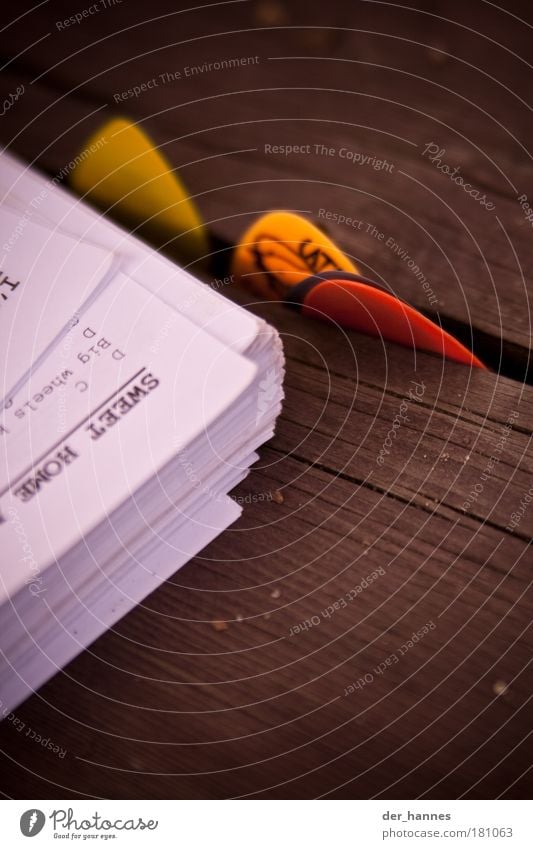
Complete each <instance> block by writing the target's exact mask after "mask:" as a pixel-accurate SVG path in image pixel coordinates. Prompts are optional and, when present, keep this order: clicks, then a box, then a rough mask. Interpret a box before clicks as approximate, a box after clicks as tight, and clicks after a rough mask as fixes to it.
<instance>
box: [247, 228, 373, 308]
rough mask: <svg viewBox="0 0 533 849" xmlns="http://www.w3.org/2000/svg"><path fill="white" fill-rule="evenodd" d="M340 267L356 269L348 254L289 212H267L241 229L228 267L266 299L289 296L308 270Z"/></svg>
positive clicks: (354, 270) (353, 270)
mask: <svg viewBox="0 0 533 849" xmlns="http://www.w3.org/2000/svg"><path fill="white" fill-rule="evenodd" d="M335 269H341V270H342V271H350V272H355V273H357V271H358V269H357V268H356V266H355V265H354V264H353V262H351V261H350V260H349V259H348V257H347V256H346V255H345V254H343V252H342V251H340V250H339V249H338V247H337V246H336V245H335V244H334V243H333V242H332V241H331V239H329V238H328V237H327V236H326V235H325V234H324V233H322V231H321V230H319V229H318V227H315V225H314V224H311V222H310V221H307V219H306V218H302V216H301V215H296V214H295V213H293V212H269V213H268V214H267V215H263V216H262V217H261V218H259V219H258V220H257V221H255V222H254V223H253V224H252V226H251V227H249V229H248V230H247V231H246V232H245V233H244V235H243V236H242V238H241V240H240V242H239V244H238V245H237V246H236V248H235V252H234V254H233V261H232V268H231V271H232V273H233V274H234V275H235V277H237V278H238V280H240V282H241V283H243V284H244V285H245V286H247V287H248V288H249V289H251V291H252V292H255V293H256V294H257V295H260V296H261V297H262V298H268V299H269V300H278V299H283V298H287V297H289V293H290V290H291V289H292V287H293V286H296V285H297V284H298V283H300V282H301V281H302V280H305V278H306V277H309V275H310V274H319V273H322V272H323V271H333V270H335Z"/></svg>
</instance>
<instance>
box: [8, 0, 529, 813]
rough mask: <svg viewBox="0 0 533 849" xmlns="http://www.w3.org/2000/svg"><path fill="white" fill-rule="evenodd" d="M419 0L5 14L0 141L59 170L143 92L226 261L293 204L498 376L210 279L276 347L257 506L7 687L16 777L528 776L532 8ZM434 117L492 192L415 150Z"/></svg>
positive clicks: (82, 780)
mask: <svg viewBox="0 0 533 849" xmlns="http://www.w3.org/2000/svg"><path fill="white" fill-rule="evenodd" d="M195 5H199V4H195ZM410 5H412V6H413V9H405V8H404V7H398V8H395V4H389V3H387V4H384V3H366V2H360V3H356V4H352V3H348V2H341V0H335V2H331V3H328V8H327V9H325V8H324V7H322V6H318V5H316V4H309V3H301V2H291V3H278V2H274V0H271V2H266V0H264V2H243V3H227V4H223V5H217V6H209V7H206V8H205V9H199V10H196V11H192V12H183V11H182V8H185V7H180V6H176V4H174V3H170V2H162V0H159V2H158V4H156V5H155V6H153V7H152V9H151V10H150V15H149V14H148V12H147V9H146V7H145V6H144V5H142V4H140V3H136V2H130V3H126V2H124V3H122V4H120V5H117V6H116V7H114V8H111V9H109V10H108V11H106V12H105V14H104V13H102V14H99V15H94V16H92V17H90V18H87V20H84V21H83V23H82V24H80V25H76V26H72V27H69V28H67V29H66V30H60V29H58V27H57V25H56V22H57V21H60V20H62V19H63V18H64V17H67V16H68V15H70V14H72V10H71V8H70V4H67V3H51V4H47V5H46V6H45V7H42V8H40V9H36V10H35V11H33V12H31V13H29V14H28V15H26V17H25V18H22V19H21V21H20V22H19V23H15V24H13V25H12V26H10V27H9V28H8V29H6V30H4V31H3V32H1V33H0V52H1V53H2V54H3V56H4V58H5V59H6V60H8V61H9V64H8V66H7V67H6V69H5V73H4V77H3V79H2V81H1V86H2V88H1V93H2V95H3V96H5V93H7V92H9V91H13V90H14V89H15V88H16V85H17V84H20V82H21V81H22V82H23V83H24V85H25V93H24V96H23V98H21V100H20V102H18V103H17V104H16V105H15V106H14V107H13V108H12V109H10V110H8V111H7V112H6V114H5V115H4V116H3V117H2V122H1V125H0V130H1V132H2V140H3V141H4V143H7V144H9V146H10V147H12V148H13V149H14V150H16V151H18V152H20V153H21V155H23V156H25V157H26V158H27V159H28V160H29V161H35V162H36V163H38V164H40V165H41V167H43V168H45V169H46V170H48V171H49V172H50V173H58V172H59V171H60V170H61V169H62V168H64V167H65V166H66V165H68V163H69V162H70V161H71V159H72V157H73V156H74V155H75V153H76V151H77V150H78V149H79V148H80V147H81V146H82V145H83V141H84V139H85V138H86V137H87V136H88V134H89V133H90V132H91V131H92V130H93V129H94V128H95V127H96V126H97V124H98V121H101V120H103V119H104V118H105V117H106V116H107V115H108V114H111V112H118V111H120V112H123V113H126V114H130V115H133V116H134V117H136V118H138V119H139V120H141V121H142V122H143V124H144V125H145V126H146V128H147V129H148V130H149V131H150V132H151V133H152V134H153V135H154V137H155V138H156V139H157V141H158V143H159V144H161V145H162V149H163V150H164V151H165V153H166V154H167V156H168V157H169V158H170V159H171V161H172V163H173V164H174V165H175V166H176V167H178V168H179V169H180V171H181V172H182V174H183V176H184V178H185V179H186V180H187V183H188V185H189V187H190V188H191V191H192V193H193V194H194V195H195V196H196V197H197V200H198V203H199V205H200V207H201V209H202V212H203V214H204V215H205V218H206V220H207V221H208V222H209V224H210V229H211V230H212V232H213V233H214V235H215V237H216V238H217V240H218V241H217V242H216V243H215V244H216V245H217V246H218V253H216V254H215V261H214V269H213V273H217V274H220V273H222V272H223V271H224V270H225V268H226V267H227V258H228V253H229V251H228V248H229V246H230V245H231V243H233V242H234V241H235V240H236V239H237V238H238V236H239V234H240V233H241V232H242V230H243V229H244V227H245V226H246V225H247V224H248V223H249V221H250V220H251V219H252V217H253V216H254V215H255V214H257V213H258V212H260V211H262V210H267V209H270V208H274V207H287V208H293V209H300V210H306V211H307V213H308V214H309V215H310V216H311V217H313V218H314V219H315V220H316V221H317V223H322V224H323V223H326V225H327V227H328V230H329V232H330V233H331V234H332V235H333V237H334V238H335V239H337V240H338V242H339V243H340V244H342V245H343V247H344V248H345V249H346V250H347V251H349V252H350V254H351V255H352V256H354V258H355V259H356V260H357V262H359V263H360V264H361V265H362V267H363V268H364V270H365V271H366V272H367V273H371V274H373V275H374V276H375V277H376V278H378V279H380V280H382V281H383V282H385V283H386V284H387V285H389V286H390V287H391V288H392V289H393V290H394V291H395V292H397V293H398V294H400V295H401V296H402V297H404V298H406V299H408V300H409V301H410V302H412V303H414V304H416V305H417V306H419V307H420V308H421V309H424V310H425V311H427V312H428V313H429V314H432V315H433V316H438V318H439V319H440V320H441V321H442V322H443V324H444V325H445V326H448V327H450V328H453V329H455V330H457V332H459V333H460V334H461V336H462V338H463V339H464V340H465V341H467V342H472V343H473V344H474V347H475V349H476V351H477V352H478V353H479V354H480V355H482V356H485V357H486V359H487V361H488V362H489V363H490V364H491V365H492V366H493V369H494V370H493V371H490V372H481V371H477V370H474V371H469V370H467V369H465V368H463V367H461V366H457V365H454V364H451V363H443V362H441V361H440V360H439V359H438V358H436V357H432V356H429V355H425V354H421V353H416V354H415V353H414V352H412V351H408V350H406V349H402V348H398V347H396V346H393V345H389V344H382V343H381V341H380V340H376V339H369V338H365V337H362V336H359V335H357V334H353V333H345V332H344V331H342V330H341V329H339V328H336V327H334V326H330V325H326V324H323V323H321V322H318V321H303V320H302V319H301V318H299V317H298V316H297V315H296V314H295V313H293V312H291V311H290V310H288V309H286V308H284V307H283V306H280V305H275V304H257V303H254V302H253V301H252V300H251V298H250V297H249V296H248V295H247V294H246V293H244V292H240V291H238V290H233V288H232V287H227V294H228V296H229V297H232V298H234V299H236V300H237V301H239V302H240V303H243V304H245V305H246V306H247V307H248V308H249V309H251V310H253V311H254V312H256V313H257V314H259V315H261V316H262V317H264V318H266V319H267V320H268V321H270V322H271V323H273V324H274V325H275V326H276V327H277V328H278V329H279V331H280V333H281V334H282V338H283V341H284V345H285V350H286V354H287V378H286V392H287V398H286V402H285V405H284V410H283V414H282V417H281V420H280V423H279V426H278V429H277V432H276V436H275V437H274V439H273V440H272V441H271V443H270V444H269V445H268V446H266V447H265V448H264V449H263V450H262V451H261V457H260V460H259V462H258V463H257V464H256V467H255V468H254V470H253V471H252V473H251V475H250V477H249V478H248V479H247V480H246V481H245V482H244V483H243V484H242V485H241V486H240V487H239V488H238V489H237V490H236V491H235V492H234V493H233V497H235V498H236V499H238V500H240V501H241V502H242V503H243V505H244V513H243V516H242V518H241V519H240V520H239V522H237V523H236V524H235V525H234V526H233V527H232V528H230V529H229V530H228V531H227V532H226V533H225V534H223V535H222V536H221V537H220V538H219V539H218V540H216V541H215V542H214V543H213V544H212V545H210V546H209V547H208V548H207V549H206V550H205V551H203V552H202V553H201V555H200V556H198V557H197V558H195V559H194V560H193V561H192V562H191V563H189V564H188V565H187V566H186V567H185V568H184V569H182V570H181V571H180V572H179V573H177V574H176V575H175V576H174V577H173V578H172V580H170V581H168V582H167V583H166V584H165V585H164V586H163V587H161V588H160V589H159V590H158V591H157V592H155V593H153V594H152V595H151V596H150V597H149V598H148V599H146V600H145V602H144V603H143V604H142V605H140V606H139V607H138V608H137V609H136V610H135V611H134V612H133V613H131V614H130V615H128V616H127V617H126V618H125V619H123V620H122V621H120V622H119V623H118V625H117V626H116V627H115V628H114V629H112V631H110V632H108V633H107V634H106V635H105V636H104V637H102V638H101V639H100V640H98V641H97V642H96V643H95V644H94V645H93V646H91V647H90V648H89V649H88V650H87V651H86V652H84V653H83V654H82V655H81V656H80V657H79V658H78V659H77V660H75V661H74V662H73V663H71V664H70V665H69V666H68V667H67V669H65V670H64V671H62V672H60V673H59V674H58V675H57V676H56V677H55V679H53V680H52V681H51V682H50V683H49V684H47V685H46V686H45V687H44V688H42V690H41V691H40V692H39V693H37V694H36V695H35V696H34V697H32V699H30V700H28V701H27V702H26V703H25V704H24V705H23V706H21V708H20V709H19V710H18V711H17V716H18V717H19V718H20V720H21V721H22V722H24V723H25V728H24V730H23V731H22V732H19V731H17V730H16V727H15V725H14V724H13V723H12V722H4V723H3V724H2V725H1V726H0V750H1V754H0V760H1V763H2V769H1V771H2V777H3V778H2V785H1V789H2V792H3V793H4V794H5V795H10V796H14V797H16V798H54V797H57V798H65V797H71V796H73V797H76V796H80V797H83V796H86V797H91V796H95V797H111V798H122V797H126V798H145V797H147V798H203V797H208V798H223V797H240V796H244V797H250V796H253V797H259V798H272V797H280V798H300V797H317V796H331V797H338V798H341V797H347V798H369V797H373V796H378V797H382V798H416V797H419V796H421V797H424V798H441V799H442V798H447V797H450V798H456V797H460V796H465V797H477V798H495V797H498V796H504V797H509V798H522V797H528V796H529V795H530V793H531V772H530V769H531V745H530V737H529V735H530V733H531V694H532V687H531V682H532V679H531V645H532V640H531V600H532V599H531V565H532V558H531V539H532V537H533V509H532V508H531V506H530V501H528V500H527V499H528V498H529V499H530V495H529V492H530V488H531V482H532V475H531V473H532V469H533V452H532V447H531V438H532V433H533V388H531V387H530V386H529V385H524V383H523V382H522V380H521V378H524V377H528V369H529V357H530V351H531V334H530V311H529V298H530V293H531V283H530V278H531V271H532V266H533V250H532V247H531V245H532V241H531V229H530V227H531V225H530V224H529V222H527V221H526V220H525V217H524V214H523V212H522V210H521V208H520V206H519V204H518V202H517V195H520V194H522V193H525V194H528V195H531V197H533V189H531V176H532V174H533V167H532V164H531V155H530V151H529V136H530V127H531V109H530V106H529V101H528V97H529V92H530V90H531V65H530V64H529V63H530V61H531V55H530V53H531V48H530V43H531V39H530V28H531V25H532V24H533V19H532V18H531V12H530V10H529V8H528V7H527V6H526V4H522V3H514V4H511V5H508V6H507V7H506V10H498V9H496V7H494V6H493V5H491V4H487V3H482V2H477V3H474V4H471V6H468V7H467V8H465V7H464V4H459V3H446V4H444V3H432V4H427V3H424V4H417V3H414V4H410ZM417 5H419V6H420V8H419V9H418V10H417V9H416V8H414V7H416V6H417ZM8 7H9V8H10V9H11V17H16V16H18V15H20V14H21V13H23V11H24V8H25V7H20V6H19V5H17V7H16V11H15V7H14V6H11V5H10V4H8ZM520 18H525V19H526V23H522V22H521V21H520ZM38 39H42V40H40V41H39V40H38ZM34 42H36V43H34ZM255 55H257V56H259V57H260V61H259V62H257V63H256V64H254V65H248V66H246V67H240V68H233V69H231V70H227V71H220V72H205V71H204V72H201V73H197V74H194V75H192V76H186V75H185V72H184V69H185V68H186V67H189V66H192V65H193V64H198V65H201V64H202V63H204V62H214V61H219V60H220V59H223V58H231V57H237V56H255ZM284 57H292V58H284ZM177 70H181V72H182V77H181V78H180V79H179V80H175V81H173V82H168V83H165V84H159V85H157V86H156V87H154V88H152V89H151V90H150V91H146V92H144V93H143V94H142V95H141V96H140V97H135V98H128V99H126V101H124V102H122V101H121V102H116V98H115V95H116V94H117V93H119V92H122V91H124V90H126V89H128V88H130V87H131V86H133V85H135V84H140V83H142V82H143V81H146V80H148V79H151V78H154V77H157V76H158V75H159V74H163V73H168V72H175V71H177ZM429 142H435V143H438V144H439V145H440V147H442V148H444V149H445V150H446V154H445V156H443V161H444V160H445V161H446V162H449V163H450V165H451V166H452V167H455V166H458V167H460V171H461V173H462V174H464V176H465V179H467V178H468V180H469V182H470V183H471V184H472V185H475V186H476V187H479V189H480V190H481V191H482V192H483V193H486V196H487V198H490V199H491V201H492V202H493V203H494V205H495V212H489V211H487V210H486V209H484V208H482V207H481V206H480V204H479V203H478V202H477V201H476V200H475V199H474V198H472V197H471V196H469V195H467V194H466V193H465V192H464V190H463V189H462V188H461V187H459V186H457V185H456V184H455V183H453V182H452V181H451V180H450V179H449V177H447V176H446V175H445V174H443V172H442V171H439V170H438V169H437V168H436V167H435V165H434V164H432V163H431V162H430V161H429V160H428V158H427V156H424V155H423V154H422V151H423V149H424V146H425V145H426V144H427V143H429ZM268 144H271V145H274V144H299V145H307V144H309V145H310V148H311V152H310V153H309V154H307V153H300V154H291V155H290V156H284V155H281V154H271V153H268V152H266V150H265V145H268ZM315 144H317V145H322V144H324V145H326V146H327V147H328V148H330V149H331V148H333V149H334V151H335V153H334V154H332V155H326V154H324V153H316V152H315V148H314V145H315ZM342 148H346V149H347V150H352V151H354V152H357V153H359V154H365V155H372V156H373V155H375V156H376V158H377V159H379V160H387V162H389V163H390V164H392V165H393V168H392V170H389V171H386V170H384V169H381V170H377V169H375V168H373V167H367V166H362V165H354V164H352V163H351V162H350V161H349V160H347V159H346V157H343V156H341V155H340V153H339V151H340V150H341V149H342ZM320 210H326V211H330V212H331V213H335V214H337V215H338V214H342V215H345V216H351V217H352V218H355V219H357V220H358V221H361V222H363V225H362V227H361V228H355V227H351V226H350V227H348V226H346V225H339V224H338V223H337V224H336V223H335V221H334V220H333V218H332V217H331V216H330V218H329V219H327V220H326V219H325V217H324V215H321V213H320ZM369 225H370V229H369ZM372 227H374V228H375V229H376V231H377V232H379V233H383V234H384V238H383V239H380V238H379V237H378V236H376V235H375V234H373V233H372V232H371V228H372ZM389 238H390V239H393V240H394V242H395V243H396V244H397V245H399V246H400V248H401V249H402V250H403V251H405V252H406V254H407V255H408V257H412V258H413V259H414V261H415V262H416V263H417V265H418V266H419V268H420V269H421V271H422V273H423V274H424V275H425V277H426V278H427V280H428V281H429V283H430V285H431V288H432V291H433V292H434V293H435V297H436V299H437V301H436V303H430V302H429V300H428V297H427V290H424V289H423V288H422V287H421V284H420V279H419V278H417V277H416V276H415V275H414V274H413V273H412V270H411V269H410V268H409V267H408V264H407V262H406V261H405V260H402V258H401V256H399V254H398V253H396V252H394V251H393V250H392V249H391V248H389V247H387V245H386V242H387V240H388V239H389ZM207 279H208V280H209V277H208V278H207ZM528 379H529V378H528ZM416 387H418V389H416ZM400 412H403V418H402V419H401V423H400V424H399V425H398V421H399V419H398V415H399V413H400ZM395 422H396V427H395ZM391 431H393V433H392V435H391ZM387 440H388V441H389V442H390V445H388V442H387ZM380 458H382V460H383V462H381V459H380ZM513 516H514V517H515V518H514V519H513ZM516 517H519V521H517V520H516ZM511 525H513V527H512V529H511ZM214 622H222V623H225V625H226V627H225V628H223V629H221V630H219V629H218V628H215V627H213V623H214ZM429 625H431V627H429ZM426 626H427V628H426V630H427V633H423V635H422V636H419V637H417V639H416V640H414V641H412V644H411V645H409V643H408V641H409V640H410V639H412V635H413V633H414V632H417V631H423V630H424V628H425V627H426ZM395 658H396V659H395ZM355 684H357V686H354V685H355ZM350 687H351V691H350ZM28 729H33V730H35V731H36V732H37V733H38V734H40V735H41V736H42V737H44V738H48V737H49V738H51V739H52V740H53V741H54V742H55V743H57V744H58V745H60V746H61V747H62V748H63V749H64V750H65V755H64V757H62V758H59V757H57V756H54V755H53V754H52V753H51V752H49V751H46V750H45V749H43V748H42V747H40V746H39V744H37V743H36V742H35V741H34V740H32V739H31V735H28V736H27V735H26V733H25V732H26V731H27V730H28Z"/></svg>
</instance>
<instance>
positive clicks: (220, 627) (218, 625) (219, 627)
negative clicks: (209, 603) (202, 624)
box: [211, 619, 229, 631]
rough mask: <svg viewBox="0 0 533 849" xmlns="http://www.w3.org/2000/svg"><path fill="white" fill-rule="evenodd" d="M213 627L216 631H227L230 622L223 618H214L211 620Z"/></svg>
mask: <svg viewBox="0 0 533 849" xmlns="http://www.w3.org/2000/svg"><path fill="white" fill-rule="evenodd" d="M211 627H212V628H213V630H215V631H227V630H228V627H229V626H228V623H227V622H224V620H223V619H213V621H212V622H211Z"/></svg>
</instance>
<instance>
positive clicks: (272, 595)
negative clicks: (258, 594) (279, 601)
mask: <svg viewBox="0 0 533 849" xmlns="http://www.w3.org/2000/svg"><path fill="white" fill-rule="evenodd" d="M280 595H281V590H279V589H278V588H277V587H274V589H273V590H272V592H271V593H270V598H279V597H280Z"/></svg>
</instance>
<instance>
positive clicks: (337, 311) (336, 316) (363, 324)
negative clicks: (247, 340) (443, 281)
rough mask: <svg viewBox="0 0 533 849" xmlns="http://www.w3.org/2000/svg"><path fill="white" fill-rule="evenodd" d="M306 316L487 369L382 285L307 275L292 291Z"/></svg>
mask: <svg viewBox="0 0 533 849" xmlns="http://www.w3.org/2000/svg"><path fill="white" fill-rule="evenodd" d="M291 301H292V302H295V303H296V304H298V305H299V307H300V309H301V312H302V314H303V315H306V316H311V317H313V318H321V319H325V320H330V321H335V322H337V323H338V324H339V325H340V326H341V327H345V328H348V329H350V330H358V331H360V332H361V333H366V334H368V335H370V336H377V337H379V338H382V339H385V340H386V341H388V342H396V343H398V344H399V345H404V346H406V347H408V348H416V349H418V350H420V351H430V352H432V353H434V354H440V356H442V357H445V358H446V359H448V360H454V361H455V362H457V363H463V364H464V365H469V366H472V367H474V368H482V369H486V368H487V367H486V366H485V365H484V364H483V363H482V362H481V360H479V359H478V358H477V357H476V356H475V355H474V354H473V353H472V352H471V351H469V350H468V348H466V347H465V346H464V345H463V344H462V343H461V342H459V341H458V340H457V339H455V338H454V337H453V336H451V335H450V334H449V333H447V332H446V331H445V330H442V328H441V327H439V325H438V324H435V322H433V321H431V319H429V318H426V316H425V315H423V314H422V313H421V312H419V311H418V310H416V309H414V308H413V307H410V306H409V305H408V304H406V303H405V302H404V301H402V300H400V298H397V297H395V296H394V295H391V294H390V293H389V292H387V291H386V290H385V289H384V288H382V287H381V286H380V285H379V284H376V283H374V282H373V281H372V280H368V279H367V278H365V277H361V276H359V275H358V274H350V273H348V272H343V271H330V272H326V273H324V274H318V275H316V276H314V277H307V278H306V279H305V280H302V282H301V283H298V284H297V285H296V286H294V287H293V289H291Z"/></svg>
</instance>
